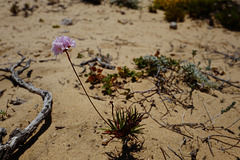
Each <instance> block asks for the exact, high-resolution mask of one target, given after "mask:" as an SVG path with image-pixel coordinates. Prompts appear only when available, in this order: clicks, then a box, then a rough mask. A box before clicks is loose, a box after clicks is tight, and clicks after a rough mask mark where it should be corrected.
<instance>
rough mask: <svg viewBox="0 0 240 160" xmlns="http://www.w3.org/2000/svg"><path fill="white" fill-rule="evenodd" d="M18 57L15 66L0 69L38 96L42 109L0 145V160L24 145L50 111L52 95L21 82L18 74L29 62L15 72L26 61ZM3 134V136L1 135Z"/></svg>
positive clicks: (5, 159)
mask: <svg viewBox="0 0 240 160" xmlns="http://www.w3.org/2000/svg"><path fill="white" fill-rule="evenodd" d="M18 55H20V56H21V57H22V59H21V60H20V61H19V62H18V63H17V64H15V65H13V66H11V67H9V68H4V69H0V70H2V71H5V72H10V73H11V74H12V75H11V77H12V79H13V80H14V81H15V82H16V83H17V84H18V85H19V86H21V87H23V88H25V89H27V90H29V91H30V92H32V93H34V94H38V95H40V96H41V97H42V99H43V108H42V110H41V111H40V112H39V113H38V115H37V117H36V118H35V119H34V120H33V121H32V122H31V123H30V124H29V125H28V126H27V127H26V128H25V129H20V128H16V129H15V130H14V131H13V132H12V133H11V134H10V136H9V139H8V141H7V142H6V143H5V144H1V143H0V159H2V160H7V159H9V158H10V156H11V154H12V153H13V152H14V151H15V150H16V149H17V148H18V147H19V146H20V145H21V144H23V143H25V142H26V141H27V140H28V138H29V137H31V136H32V134H33V132H34V131H35V130H36V129H37V127H38V126H39V124H40V123H41V122H42V121H43V120H45V119H46V118H47V117H48V116H49V115H50V114H51V110H52V94H51V93H50V92H48V91H45V90H42V89H38V88H35V87H34V86H33V85H32V84H30V83H26V82H25V81H23V80H22V79H21V78H20V77H19V74H21V73H22V72H23V71H24V70H26V69H27V68H28V67H29V66H30V62H31V60H28V61H27V63H26V65H25V66H23V67H22V69H20V70H16V68H17V67H19V66H21V64H22V63H23V61H24V60H25V59H26V58H25V57H24V56H23V55H22V54H21V53H20V52H18ZM1 131H4V129H1ZM2 133H5V134H2ZM5 135H6V132H1V137H0V139H1V140H2V137H3V136H5Z"/></svg>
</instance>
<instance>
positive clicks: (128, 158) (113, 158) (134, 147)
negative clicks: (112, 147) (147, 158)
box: [105, 141, 144, 160]
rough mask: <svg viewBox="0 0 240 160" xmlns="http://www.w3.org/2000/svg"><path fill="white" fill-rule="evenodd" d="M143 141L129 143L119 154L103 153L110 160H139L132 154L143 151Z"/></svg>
mask: <svg viewBox="0 0 240 160" xmlns="http://www.w3.org/2000/svg"><path fill="white" fill-rule="evenodd" d="M143 144H144V141H143V142H137V141H134V142H131V143H129V146H128V145H127V144H126V145H123V147H122V151H121V153H119V152H117V151H116V152H117V153H116V152H113V151H111V152H105V153H106V154H107V155H108V157H109V159H110V160H141V159H139V158H135V157H134V155H133V153H136V152H140V151H141V150H143V149H144V147H143Z"/></svg>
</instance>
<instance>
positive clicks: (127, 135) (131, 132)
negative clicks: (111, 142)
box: [103, 103, 144, 143]
mask: <svg viewBox="0 0 240 160" xmlns="http://www.w3.org/2000/svg"><path fill="white" fill-rule="evenodd" d="M143 116H144V114H143V113H138V111H137V109H136V108H134V109H127V110H123V109H116V110H115V114H114V105H113V103H112V119H108V122H109V124H110V128H108V129H103V130H104V134H108V135H110V136H113V137H112V139H113V138H117V139H121V140H122V142H124V143H126V142H127V141H129V140H132V139H138V135H139V134H142V130H143V129H144V128H142V126H143V124H140V123H141V121H142V120H143Z"/></svg>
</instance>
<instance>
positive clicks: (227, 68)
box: [0, 0, 240, 160]
mask: <svg viewBox="0 0 240 160" xmlns="http://www.w3.org/2000/svg"><path fill="white" fill-rule="evenodd" d="M27 2H28V3H29V4H30V6H33V5H36V6H38V8H35V9H34V11H33V13H32V14H31V13H30V14H29V16H28V17H24V15H23V12H20V13H19V15H18V16H12V15H11V13H10V7H11V5H12V4H13V1H11V0H1V2H0V7H1V10H0V31H1V36H0V57H1V58H0V65H1V66H0V68H3V67H8V66H10V65H11V64H8V63H12V62H17V61H19V60H20V58H21V57H20V56H18V55H17V54H16V53H17V51H20V52H21V53H22V54H23V55H24V56H26V57H27V59H32V60H33V62H32V63H31V66H30V68H29V69H28V71H29V70H32V75H31V77H27V71H25V72H24V73H23V74H22V75H21V78H23V79H24V80H25V81H26V82H31V83H32V84H33V85H34V86H35V87H37V88H42V89H44V90H47V91H49V92H51V93H52V94H53V106H52V108H53V109H52V113H51V117H52V122H51V125H50V127H49V128H47V130H44V131H42V132H41V133H37V132H36V133H35V135H36V136H34V137H33V138H31V139H30V141H29V142H28V143H27V144H25V145H23V147H21V149H19V150H18V152H16V153H15V154H14V156H13V157H12V159H20V160H60V159H64V160H73V159H82V160H86V159H91V160H97V159H98V160H99V159H111V157H109V156H108V155H107V154H106V152H109V153H110V152H113V153H115V154H120V153H121V146H122V143H121V142H120V141H118V140H113V141H112V142H110V143H109V144H108V145H107V146H103V145H102V140H103V139H105V138H109V136H107V135H103V134H102V133H103V131H101V130H99V128H104V127H107V125H106V124H104V122H103V121H102V120H101V119H100V118H99V116H98V115H97V113H96V112H95V111H94V109H93V108H92V107H91V105H90V103H89V101H88V100H87V98H86V96H85V95H84V94H83V90H82V88H80V87H77V88H76V87H75V86H76V84H78V83H77V82H76V77H75V76H74V72H73V71H72V69H71V66H70V65H69V62H68V61H67V56H66V55H65V54H62V55H59V56H58V57H54V56H53V53H51V43H52V41H53V40H54V39H55V38H56V37H57V36H61V35H66V36H70V37H71V38H73V39H74V40H75V41H76V48H73V49H72V50H71V51H70V56H71V58H72V60H73V62H74V63H75V64H80V63H81V62H82V61H84V60H89V59H91V57H89V56H88V53H87V52H84V50H87V49H90V50H93V52H94V53H95V54H96V53H98V52H99V50H98V47H99V48H101V53H102V54H103V55H107V54H109V55H110V56H111V57H112V61H111V64H112V65H116V66H128V67H129V68H131V69H135V68H136V66H134V64H133V61H132V60H133V58H136V57H139V56H145V55H153V54H154V53H155V52H156V51H157V50H158V49H160V53H161V55H165V56H168V57H170V56H171V57H172V58H175V59H180V60H188V61H193V59H192V54H191V53H192V50H197V51H198V55H197V56H196V57H195V61H197V62H198V61H201V62H202V64H203V65H205V66H206V65H207V59H211V60H212V66H213V67H216V68H217V69H218V70H220V71H224V72H225V74H224V75H223V76H220V78H223V79H226V80H231V81H238V80H240V74H239V73H240V72H239V70H240V65H239V62H235V63H232V62H231V60H230V59H227V58H225V57H224V56H223V55H220V54H216V53H213V51H214V50H217V51H219V52H222V53H226V54H229V55H233V54H234V53H236V54H238V56H239V52H240V49H239V47H240V46H239V42H240V33H238V32H231V31H228V30H226V29H223V28H221V27H215V28H212V29H211V28H209V27H208V25H207V22H202V21H192V20H190V19H188V18H187V17H186V21H185V22H184V23H179V24H178V29H177V30H171V29H169V23H168V22H166V21H164V13H163V12H162V11H158V13H157V14H152V13H149V12H148V10H147V7H146V6H147V4H148V3H149V2H144V5H143V8H142V9H140V10H131V9H126V8H119V7H116V6H110V5H109V4H108V3H105V2H104V3H103V4H102V5H100V6H94V5H90V4H84V3H82V2H80V1H77V0H74V1H62V0H60V4H61V5H58V4H55V5H47V3H48V1H46V0H42V1H40V0H38V1H30V0H29V1H27V0H23V1H21V2H20V3H19V6H20V7H23V5H24V3H27ZM63 18H70V19H72V20H73V24H72V25H69V26H65V25H61V21H62V19H63ZM40 19H42V20H43V21H44V22H41V21H40ZM54 25H59V26H60V28H53V27H52V26H54ZM80 52H81V53H82V54H83V55H84V58H82V59H78V58H77V55H78V53H80ZM54 58H56V60H53V61H46V62H39V60H47V59H54ZM229 63H231V64H233V65H229ZM4 64H5V65H4ZM76 69H77V70H78V72H79V73H80V72H81V71H82V68H79V67H77V68H76ZM87 71H89V70H87ZM113 72H114V71H110V70H107V69H104V73H105V74H107V73H113ZM115 72H116V71H115ZM5 76H9V74H8V73H5V72H0V78H1V81H0V90H4V89H6V91H5V92H4V94H3V95H2V96H1V97H0V104H1V105H0V109H1V110H3V111H5V110H6V106H7V103H8V100H11V99H12V100H15V99H16V98H20V99H22V100H24V101H26V102H25V103H23V104H21V105H13V104H9V109H8V112H7V113H8V115H10V117H8V118H7V119H6V120H4V121H0V127H4V128H6V129H7V131H8V135H7V136H6V137H5V138H4V142H6V141H7V139H8V136H9V134H10V133H11V132H12V131H13V130H14V129H15V128H17V127H20V128H24V127H26V126H27V125H28V124H29V122H31V121H32V120H33V119H34V118H35V117H36V115H37V114H38V112H39V111H40V110H41V106H42V99H41V97H39V96H38V95H34V94H32V93H30V92H28V91H27V90H25V89H23V88H21V87H15V86H14V85H13V84H12V82H11V81H10V80H8V79H7V78H6V77H5ZM82 80H83V81H85V80H86V77H82ZM84 85H85V86H86V88H87V91H88V93H89V94H90V95H91V96H98V97H100V98H101V100H96V99H92V100H93V102H94V103H95V104H96V105H97V107H98V109H99V111H100V112H101V113H102V114H103V116H104V117H106V118H110V116H111V106H110V105H109V101H111V100H112V101H114V104H115V105H116V107H122V108H124V107H125V108H126V107H129V106H130V105H131V104H132V102H131V101H127V102H126V103H124V102H125V99H124V97H121V96H120V95H117V96H115V97H109V96H104V95H103V94H102V93H101V88H100V87H97V88H95V89H89V87H90V84H89V83H84ZM236 85H239V84H236ZM149 87H153V84H152V83H151V82H150V81H149V80H143V81H141V83H136V84H134V85H131V89H132V90H133V91H137V90H138V91H139V90H140V91H144V90H147V89H150V88H149ZM213 95H216V96H213ZM137 98H141V96H139V97H136V99H137ZM152 98H155V101H156V107H155V108H153V109H152V111H151V113H152V115H153V116H154V117H155V118H156V119H157V120H159V121H160V122H163V121H164V122H167V123H168V124H181V123H183V120H184V122H185V123H203V122H206V121H207V120H208V119H209V117H208V114H207V112H206V109H205V107H206V108H207V109H208V112H209V113H210V116H212V117H215V116H217V115H218V114H219V113H220V112H221V110H222V109H224V108H226V107H227V106H229V105H230V104H231V103H232V102H233V101H236V103H237V104H236V105H235V108H233V109H231V110H230V111H229V112H227V113H226V114H223V115H221V116H220V117H218V118H217V119H215V123H214V126H215V127H216V129H215V130H203V128H195V129H194V128H190V127H186V129H184V128H181V130H182V132H183V133H185V134H187V135H191V136H193V137H194V138H193V139H189V138H186V137H185V138H186V142H185V143H184V144H182V143H183V139H184V136H183V135H181V134H178V133H175V132H173V131H170V130H168V129H165V128H162V127H161V126H160V125H159V124H157V123H156V122H155V121H153V119H151V118H150V117H149V118H147V119H144V120H143V123H144V124H145V126H144V128H145V129H144V131H143V132H144V134H143V135H141V136H140V137H139V141H140V142H144V143H143V146H142V148H140V149H139V150H135V151H133V152H131V153H130V155H131V156H132V157H130V158H129V159H131V158H132V159H146V160H147V159H149V160H150V159H156V160H159V159H164V156H163V152H164V151H165V152H166V159H179V158H178V157H177V156H176V155H174V153H173V152H171V151H170V150H169V148H171V149H172V150H174V151H175V152H176V153H177V154H179V155H181V156H183V157H184V159H191V157H190V153H191V152H192V151H194V150H197V149H198V150H199V151H198V153H197V159H207V160H214V159H216V160H219V159H228V160H231V159H233V160H234V159H236V157H237V156H238V157H240V152H239V151H240V150H239V149H240V148H237V147H232V148H230V147H231V146H228V145H224V144H223V143H221V142H219V141H216V140H211V141H210V144H211V146H212V147H211V148H212V152H213V154H214V156H213V155H212V154H211V152H210V149H209V146H208V144H207V143H202V141H201V138H203V137H207V136H210V135H226V136H230V137H238V138H239V136H238V134H239V133H240V130H239V129H238V127H239V126H240V121H237V120H238V118H239V117H240V108H239V103H240V90H239V89H237V88H236V87H227V88H225V89H224V90H223V91H222V92H220V91H216V90H213V91H211V94H206V93H202V92H200V91H195V92H194V94H193V99H194V100H193V102H194V110H193V112H192V113H191V111H190V110H185V109H184V108H183V107H181V106H179V105H176V106H174V105H169V111H170V114H167V115H165V116H164V114H165V113H166V108H165V107H164V105H163V103H162V102H161V100H160V99H159V97H158V96H154V97H152ZM136 106H137V107H138V108H139V110H140V111H142V108H141V107H139V105H136ZM204 106H205V107H204ZM146 107H148V108H149V104H146ZM235 121H237V122H236V123H235V124H233V123H234V122H235ZM232 124H233V125H232ZM231 125H232V126H231ZM221 126H223V127H225V128H226V127H229V126H230V127H229V129H230V130H231V131H233V132H234V133H235V134H230V133H229V132H227V131H225V130H220V129H219V128H218V129H217V127H221ZM40 127H41V125H40ZM40 127H39V129H40ZM59 128H60V129H59ZM39 129H38V130H39ZM220 140H222V141H225V142H228V143H231V144H233V145H234V144H236V143H237V141H236V140H229V139H224V138H220ZM181 144H182V145H181ZM238 146H239V145H238ZM168 147H169V148H168ZM221 148H230V149H228V150H226V151H225V152H223V151H222V150H221ZM181 152H182V154H181ZM115 159H117V158H115ZM119 159H125V158H123V157H122V158H121V157H120V158H119Z"/></svg>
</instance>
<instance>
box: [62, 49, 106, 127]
mask: <svg viewBox="0 0 240 160" xmlns="http://www.w3.org/2000/svg"><path fill="white" fill-rule="evenodd" d="M65 52H66V54H67V57H68V60H69V62H70V64H71V66H72V69H73V71H74V73H75V75H76V76H77V79H78V81H79V83H80V85H81V86H82V88H83V90H84V92H85V94H86V96H87V97H88V100H89V101H90V103H91V104H92V106H93V108H94V109H95V110H96V112H97V113H98V115H99V116H100V117H101V118H102V119H103V120H104V121H105V122H106V123H107V124H108V125H109V126H110V124H109V123H108V122H107V121H106V120H105V119H104V118H103V116H102V115H101V114H100V113H99V111H98V110H97V108H96V106H95V105H94V103H93V102H92V100H91V99H90V96H89V95H88V93H87V91H86V89H85V87H84V86H83V83H82V81H81V80H80V78H79V77H78V75H77V72H76V70H75V68H74V66H73V63H72V61H71V59H70V56H69V54H68V52H67V51H65Z"/></svg>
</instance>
